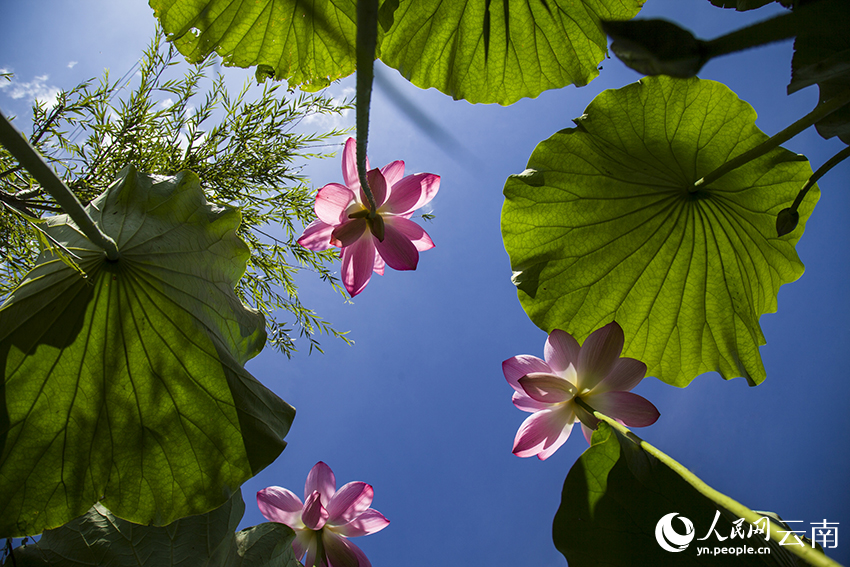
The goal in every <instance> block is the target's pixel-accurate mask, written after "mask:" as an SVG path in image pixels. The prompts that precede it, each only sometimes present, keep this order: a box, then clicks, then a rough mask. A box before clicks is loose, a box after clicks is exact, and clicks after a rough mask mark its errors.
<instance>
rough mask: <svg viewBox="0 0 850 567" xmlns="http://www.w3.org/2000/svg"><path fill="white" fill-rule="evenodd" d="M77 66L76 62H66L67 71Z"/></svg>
mask: <svg viewBox="0 0 850 567" xmlns="http://www.w3.org/2000/svg"><path fill="white" fill-rule="evenodd" d="M76 64H77V61H68V69H73V68H74V65H76Z"/></svg>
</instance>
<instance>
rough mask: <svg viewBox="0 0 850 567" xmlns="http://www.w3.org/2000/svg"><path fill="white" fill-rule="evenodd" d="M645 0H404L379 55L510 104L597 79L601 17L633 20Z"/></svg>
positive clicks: (413, 74) (432, 83) (454, 87)
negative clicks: (529, 0) (554, 89)
mask: <svg viewBox="0 0 850 567" xmlns="http://www.w3.org/2000/svg"><path fill="white" fill-rule="evenodd" d="M643 3H644V0H580V1H576V0H546V1H535V2H526V1H518V0H507V1H504V2H491V1H489V0H487V1H480V0H459V1H453V2H440V1H438V0H428V1H423V0H415V1H411V0H409V1H407V2H404V1H403V2H399V7H398V9H397V10H396V11H395V17H394V25H393V27H392V28H391V29H390V30H389V31H388V32H387V33H386V34H385V35H384V37H383V38H382V40H381V43H380V59H381V61H383V62H384V63H386V64H387V65H389V66H390V67H394V68H396V69H398V70H399V71H400V72H401V74H402V75H404V76H405V77H406V78H407V79H409V80H410V81H411V82H412V83H413V84H415V85H417V86H419V87H422V88H428V87H435V88H437V89H438V90H439V91H441V92H443V93H445V94H449V95H451V96H453V97H454V98H456V99H460V98H462V99H466V100H468V101H469V102H484V103H490V102H497V103H499V104H511V103H513V102H516V101H517V100H519V99H520V98H523V97H532V98H533V97H536V96H537V95H539V94H540V93H541V92H543V91H545V90H547V89H553V88H560V87H564V86H566V85H571V84H575V85H578V86H582V85H586V84H587V83H589V82H590V81H591V80H593V79H594V78H595V77H596V76H597V75H598V74H599V71H598V69H597V66H598V65H599V63H600V62H601V61H602V60H603V59H604V57H605V54H606V53H607V49H608V42H607V38H606V36H605V34H604V33H603V31H602V28H601V27H600V20H601V19H604V20H628V19H630V18H633V17H634V16H635V15H636V14H637V13H638V11H639V10H640V7H641V6H642V5H643Z"/></svg>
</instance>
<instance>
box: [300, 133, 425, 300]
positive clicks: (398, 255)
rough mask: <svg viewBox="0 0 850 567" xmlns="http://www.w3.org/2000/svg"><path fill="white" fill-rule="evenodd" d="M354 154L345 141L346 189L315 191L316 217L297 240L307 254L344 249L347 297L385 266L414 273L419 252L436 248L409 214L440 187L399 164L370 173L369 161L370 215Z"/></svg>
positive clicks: (350, 143)
mask: <svg viewBox="0 0 850 567" xmlns="http://www.w3.org/2000/svg"><path fill="white" fill-rule="evenodd" d="M356 151H357V143H356V142H355V140H354V139H353V138H349V139H348V140H347V141H346V142H345V150H343V152H342V178H343V180H344V181H345V185H340V184H339V183H329V184H327V185H325V186H324V187H322V188H321V189H319V192H318V194H317V195H316V204H315V211H316V216H317V217H318V218H317V219H316V220H315V221H313V222H312V223H311V224H310V225H309V226H308V227H307V228H306V229H305V230H304V234H302V235H301V238H299V239H298V244H300V245H301V246H303V247H305V248H309V249H310V250H327V249H329V248H333V247H334V246H338V247H340V248H342V283H343V285H345V289H346V290H348V293H349V295H351V297H354V296H355V295H357V294H358V293H360V292H361V291H363V288H365V287H366V284H368V283H369V280H370V279H371V277H372V272H375V273H377V274H380V275H383V274H384V265H385V264H386V265H387V266H389V267H390V268H393V269H394V270H415V269H416V266H417V264H418V263H419V252H422V251H423V250H428V249H429V248H433V247H434V243H433V242H432V241H431V237H429V236H428V233H426V232H425V231H424V230H423V229H422V227H420V226H419V225H418V224H416V223H415V222H413V221H412V220H410V216H411V215H412V214H413V211H415V210H416V209H418V208H420V207H422V206H423V205H425V204H426V203H428V202H429V201H430V200H431V199H433V198H434V195H436V194H437V191H438V190H439V188H440V176H439V175H434V174H433V173H415V174H413V175H408V176H407V177H405V176H404V162H403V161H400V160H399V161H394V162H392V163H390V164H388V165H385V166H384V167H382V168H381V169H372V170H369V161H368V159H367V160H366V169H367V170H368V173H367V181H368V183H369V188H370V189H371V190H372V195H373V197H374V198H375V205H376V207H377V210H376V211H375V212H374V214H373V213H372V212H371V211H370V210H369V201H368V199H367V198H366V194H365V192H364V191H363V190H362V188H361V187H360V179H359V178H358V176H357V161H356V157H355V154H356Z"/></svg>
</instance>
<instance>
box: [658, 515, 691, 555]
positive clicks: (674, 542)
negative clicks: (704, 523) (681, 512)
mask: <svg viewBox="0 0 850 567" xmlns="http://www.w3.org/2000/svg"><path fill="white" fill-rule="evenodd" d="M677 514H678V512H671V513H670V514H667V515H666V516H664V517H662V518H661V519H660V520H658V523H657V524H655V540H656V541H657V542H658V545H660V546H661V547H662V548H663V549H664V550H666V551H671V552H673V553H678V552H680V551H684V550H685V548H686V547H688V544H689V543H691V541H692V540H693V539H694V535H696V534H695V533H694V525H693V524H692V523H691V521H690V520H689V519H687V518H686V517H684V516H678V518H679V519H680V520H682V523H683V524H684V525H685V533H684V534H680V533H679V532H677V531H676V530H675V529H673V518H675V517H677V516H676V515H677Z"/></svg>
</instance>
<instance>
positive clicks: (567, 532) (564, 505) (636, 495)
mask: <svg viewBox="0 0 850 567" xmlns="http://www.w3.org/2000/svg"><path fill="white" fill-rule="evenodd" d="M592 441H593V444H592V445H591V446H590V448H589V449H587V450H586V451H585V452H584V453H582V455H581V457H579V458H578V460H577V461H576V463H575V464H574V465H573V467H572V468H571V469H570V472H569V474H568V475H567V478H566V479H565V480H564V488H563V491H562V493H561V504H560V507H559V508H558V512H557V513H556V514H555V520H554V523H553V525H552V537H553V539H554V542H555V547H557V548H558V551H560V552H561V553H563V554H564V557H566V558H567V562H569V564H570V567H584V566H588V567H598V566H599V565H636V564H639V565H665V566H680V565H681V566H692V565H693V566H695V565H713V564H718V565H721V564H722V565H735V566H744V565H754V566H756V565H757V566H760V567H765V566H768V565H776V566H782V567H791V566H799V567H803V566H804V565H807V563H806V562H805V561H803V560H801V559H799V558H798V557H797V556H796V555H793V554H791V553H790V552H789V551H788V550H787V549H786V548H785V547H783V546H781V545H779V544H778V543H776V542H775V541H773V540H769V541H766V536H765V534H759V533H757V531H756V529H755V528H765V527H766V525H767V522H768V521H770V522H771V523H773V522H775V521H776V520H775V518H776V517H775V515H771V516H770V519H769V520H765V521H760V522H758V523H757V524H756V525H755V526H752V527H751V525H750V524H749V523H747V522H746V521H744V520H741V519H739V518H738V517H737V516H735V515H734V514H732V513H731V512H729V511H728V510H726V509H724V508H719V507H718V506H717V505H716V504H715V503H713V502H712V501H711V500H709V499H708V498H706V497H705V496H703V495H702V494H700V493H699V492H697V490H696V489H695V488H694V487H692V486H691V485H690V484H688V483H687V482H685V481H684V480H683V479H682V477H680V476H679V475H678V474H676V473H675V472H673V471H672V470H671V469H670V468H668V467H667V465H665V464H663V463H662V462H660V461H659V460H658V459H656V458H655V457H654V456H652V455H650V454H649V453H647V452H645V451H643V449H641V448H640V447H638V446H637V445H636V444H635V443H633V442H632V441H630V440H628V439H627V438H626V437H624V436H623V435H621V434H620V433H619V432H617V431H615V430H614V429H612V428H611V427H609V426H608V424H606V423H602V424H601V425H600V426H599V429H598V430H597V431H595V432H594V433H593V439H592ZM718 512H719V514H718ZM670 514H673V516H670ZM761 514H762V516H765V515H767V513H761ZM715 516H717V523H716V524H713V521H714V519H715ZM665 517H668V518H667V519H668V520H669V525H668V526H667V528H666V530H665V529H664V528H663V527H660V526H661V522H662V521H663V519H664V518H665ZM682 518H684V519H686V520H687V522H685V521H684V520H683V519H682ZM736 522H737V524H736ZM688 524H690V526H689V527H688ZM712 528H713V529H712ZM736 528H738V529H740V531H738V529H736ZM788 529H789V530H790V529H792V528H788ZM733 531H734V532H735V534H736V535H735V537H732V535H731V534H732V533H733ZM673 532H675V533H673ZM709 532H710V535H709ZM715 534H719V535H720V536H721V537H722V538H724V539H722V540H721V539H719V538H718V537H717V536H716V535H715ZM665 535H672V536H673V538H674V539H675V540H676V541H675V542H674V541H670V540H668V539H667V538H666V537H665ZM676 536H678V537H676ZM703 538H705V539H704V540H703V541H700V540H701V539H703ZM659 541H661V542H663V543H664V544H665V545H667V547H668V548H669V550H665V549H663V548H662V547H661V544H660V543H659ZM700 547H707V548H708V554H707V555H706V554H705V552H704V551H702V552H701V551H699V548H700ZM715 548H726V549H729V548H731V549H732V554H731V555H730V554H729V553H723V554H720V555H718V556H714V555H713V553H714V549H715ZM746 548H751V549H752V550H753V551H752V552H749V553H747V552H746ZM677 549H678V551H677ZM737 549H741V550H742V551H743V552H744V553H742V554H740V555H736V553H735V552H736V551H737Z"/></svg>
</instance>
